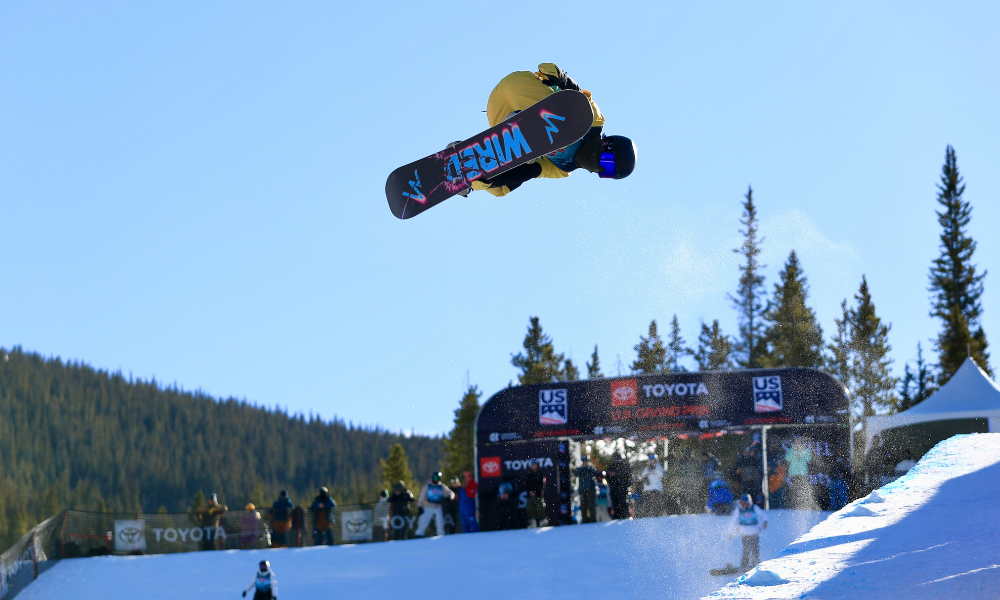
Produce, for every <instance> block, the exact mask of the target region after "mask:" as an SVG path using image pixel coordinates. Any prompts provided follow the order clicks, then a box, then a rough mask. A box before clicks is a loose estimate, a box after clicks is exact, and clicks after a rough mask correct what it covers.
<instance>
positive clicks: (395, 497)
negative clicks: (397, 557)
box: [389, 481, 413, 540]
mask: <svg viewBox="0 0 1000 600" xmlns="http://www.w3.org/2000/svg"><path fill="white" fill-rule="evenodd" d="M411 502H413V492H411V491H410V490H408V489H406V484H405V483H403V482H402V481H397V482H396V483H394V484H392V493H391V494H389V527H390V531H389V539H393V540H405V539H406V538H407V537H409V533H410V503H411Z"/></svg>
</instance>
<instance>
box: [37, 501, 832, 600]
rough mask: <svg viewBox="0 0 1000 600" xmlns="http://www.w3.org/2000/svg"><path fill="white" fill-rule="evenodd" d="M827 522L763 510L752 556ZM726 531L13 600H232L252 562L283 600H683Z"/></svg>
mask: <svg viewBox="0 0 1000 600" xmlns="http://www.w3.org/2000/svg"><path fill="white" fill-rule="evenodd" d="M828 514H829V513H818V512H808V511H790V510H789V511H773V512H772V515H771V524H770V526H769V527H768V529H767V531H766V532H765V533H764V535H763V536H762V537H761V553H762V557H765V558H770V557H773V556H776V555H777V554H778V552H780V551H781V549H782V548H784V547H785V546H786V545H787V544H788V543H789V542H791V541H792V540H794V539H795V538H796V537H797V536H799V535H802V534H803V533H805V532H806V531H808V530H809V529H810V528H811V527H812V526H813V525H815V524H816V523H818V522H820V521H821V520H822V519H824V518H825V517H826V516H827V515H828ZM727 521H728V520H727V519H726V518H723V517H713V516H709V515H693V516H679V517H662V518H657V519H640V520H635V521H624V522H623V521H618V522H614V523H599V524H593V525H576V526H570V527H554V528H545V529H537V530H520V531H505V532H490V533H479V534H473V535H453V536H447V537H441V538H431V539H426V540H411V541H405V542H389V543H380V544H367V545H358V546H334V547H325V548H324V547H320V548H301V549H292V550H289V549H283V550H245V551H227V552H211V553H206V552H198V553H191V554H172V555H160V556H139V557H97V558H82V559H73V560H64V561H62V562H60V563H59V564H57V565H56V566H55V567H53V568H52V569H51V570H49V571H48V572H46V573H45V574H43V575H42V576H41V577H40V578H39V579H38V580H37V581H35V582H34V583H32V584H31V585H30V586H28V587H27V588H26V589H25V590H24V591H23V592H21V594H20V595H19V596H18V600H55V599H59V600H63V599H65V598H73V600H119V599H121V600H125V599H129V600H131V599H135V598H141V599H144V600H161V599H162V600H168V599H170V600H173V599H176V598H184V599H185V600H201V599H205V600H208V599H211V600H219V599H223V598H234V599H238V598H239V597H240V596H239V592H240V590H241V589H243V588H244V587H246V586H247V584H248V583H249V582H250V580H251V579H252V576H253V573H254V570H255V569H256V568H257V562H258V561H260V560H261V559H262V558H267V559H268V560H270V561H271V564H272V568H273V569H274V572H275V574H276V576H277V578H278V592H279V593H278V597H279V598H281V599H282V600H294V599H309V600H315V599H316V598H333V597H337V598H383V597H387V596H394V597H399V598H406V599H407V600H423V599H426V600H440V598H441V595H442V593H448V594H452V593H456V592H461V595H470V594H471V595H474V596H477V597H478V596H480V595H485V596H486V597H502V598H524V597H526V596H528V595H529V590H530V595H531V596H534V597H539V598H545V599H546V600H556V599H561V598H565V599H567V600H580V598H581V597H584V596H585V595H589V594H593V595H594V597H597V598H601V600H614V599H617V598H677V599H681V598H683V599H690V598H697V597H699V596H702V595H705V594H708V593H710V592H711V591H712V590H715V589H718V588H719V586H721V585H723V584H725V583H726V582H727V581H731V580H732V579H733V578H734V577H733V576H730V577H728V578H726V577H711V576H710V575H709V573H708V571H709V569H711V568H715V567H720V566H725V564H726V563H727V562H731V563H734V564H739V559H740V555H739V550H740V548H739V542H738V541H734V540H726V537H725V535H724V529H725V527H726V523H727Z"/></svg>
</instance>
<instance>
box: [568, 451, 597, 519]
mask: <svg viewBox="0 0 1000 600" xmlns="http://www.w3.org/2000/svg"><path fill="white" fill-rule="evenodd" d="M580 462H582V463H583V464H581V465H580V466H579V467H577V468H575V469H573V474H574V475H576V477H577V481H578V485H577V491H578V493H579V494H580V513H581V514H580V517H581V520H582V521H583V522H584V523H596V522H597V515H596V514H595V508H596V506H597V503H596V500H597V480H598V479H599V478H600V477H601V472H600V471H598V470H597V469H595V468H594V466H593V465H592V464H590V457H589V456H587V455H586V454H584V455H583V457H582V458H581V459H580Z"/></svg>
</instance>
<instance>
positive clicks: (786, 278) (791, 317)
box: [761, 250, 823, 368]
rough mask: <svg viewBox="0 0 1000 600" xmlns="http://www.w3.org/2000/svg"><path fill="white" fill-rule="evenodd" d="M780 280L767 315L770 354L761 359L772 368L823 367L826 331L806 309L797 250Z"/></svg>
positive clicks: (805, 290) (805, 293) (768, 351)
mask: <svg viewBox="0 0 1000 600" xmlns="http://www.w3.org/2000/svg"><path fill="white" fill-rule="evenodd" d="M779 278H780V281H779V282H778V283H776V284H774V294H773V299H772V301H771V303H770V304H769V306H768V308H767V312H766V313H765V314H764V319H765V320H766V321H767V330H766V331H765V333H764V342H765V344H766V346H767V354H766V355H764V356H762V357H761V363H762V364H763V365H764V366H766V367H772V368H774V367H819V366H822V364H823V330H822V329H821V328H820V326H819V324H818V323H817V322H816V314H815V313H813V311H812V309H811V308H809V307H808V306H806V296H807V295H808V286H807V284H806V276H805V274H803V272H802V266H801V265H800V264H799V258H798V256H797V255H796V254H795V250H792V252H791V254H789V255H788V262H786V263H785V268H784V270H783V271H781V273H780V274H779Z"/></svg>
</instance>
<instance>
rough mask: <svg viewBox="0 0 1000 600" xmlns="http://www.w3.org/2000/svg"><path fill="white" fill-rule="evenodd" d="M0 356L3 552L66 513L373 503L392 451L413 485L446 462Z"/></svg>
mask: <svg viewBox="0 0 1000 600" xmlns="http://www.w3.org/2000/svg"><path fill="white" fill-rule="evenodd" d="M0 357H2V359H0V547H3V548H7V547H9V546H10V545H11V544H12V543H13V542H14V541H15V540H17V538H18V537H20V536H21V535H23V534H24V533H25V532H26V531H27V530H28V529H30V528H31V527H32V526H34V525H35V524H36V523H38V522H40V521H41V520H43V519H46V518H48V517H50V516H52V515H54V514H56V513H57V512H59V511H60V510H62V509H64V508H74V509H78V510H88V511H99V512H105V511H108V512H157V511H160V512H185V511H187V510H189V509H190V508H192V507H193V503H196V502H197V500H196V499H197V498H203V497H204V496H207V495H209V494H211V493H216V494H218V496H219V500H220V502H222V503H224V504H227V505H229V507H230V508H237V507H239V508H242V507H243V506H244V505H245V504H246V503H248V502H253V503H254V504H255V505H258V506H260V505H265V504H266V505H268V506H269V505H270V504H271V502H273V501H274V500H275V499H276V497H277V494H278V492H279V491H280V490H282V489H287V490H288V492H289V494H290V495H291V497H292V500H293V501H294V502H296V503H300V502H307V503H308V502H311V501H312V499H313V497H314V496H315V495H316V489H317V488H318V487H319V486H327V487H328V488H330V492H331V494H332V496H333V497H334V499H335V500H336V501H337V502H338V503H339V504H351V503H358V502H372V501H374V500H375V499H376V498H377V496H378V491H379V490H380V489H381V488H382V481H381V480H382V469H381V466H380V463H379V459H380V458H382V457H385V456H388V455H389V453H390V448H391V447H392V446H394V445H396V444H399V445H400V446H401V448H402V449H404V450H405V453H406V455H407V457H408V459H409V465H410V466H411V467H412V469H413V472H414V474H415V475H416V476H417V477H418V478H421V479H422V478H424V477H426V476H427V474H428V473H430V472H431V471H432V470H435V469H437V468H438V465H439V464H440V463H441V461H442V458H443V457H444V445H443V440H442V438H440V437H427V436H418V435H413V436H405V435H402V434H400V433H392V432H388V431H384V430H381V429H378V428H368V427H358V426H355V425H352V424H348V423H345V422H344V421H341V420H334V421H330V422H327V421H323V420H321V419H319V418H316V417H313V416H309V417H306V416H304V415H301V414H299V415H291V414H287V413H285V412H283V411H280V410H272V409H265V408H260V407H256V406H253V405H251V404H248V403H247V402H246V401H240V400H236V399H233V398H229V399H225V400H216V399H213V398H211V397H209V396H207V395H205V394H202V393H197V392H195V393H192V392H186V391H182V390H178V389H176V388H165V387H163V386H161V385H159V384H158V383H157V382H156V381H155V380H154V381H150V382H146V381H137V380H130V379H129V378H127V377H125V376H123V375H122V374H121V373H108V372H105V371H99V370H95V369H93V368H91V367H89V366H87V365H85V364H82V363H77V362H71V363H66V362H63V361H61V360H60V359H58V358H52V359H47V358H43V357H42V356H39V355H38V354H34V353H29V352H25V351H23V350H22V349H21V348H19V347H15V348H13V349H10V350H9V351H8V350H4V349H0ZM372 401H375V399H373V400H372Z"/></svg>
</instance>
